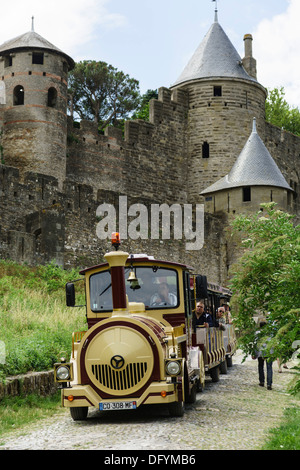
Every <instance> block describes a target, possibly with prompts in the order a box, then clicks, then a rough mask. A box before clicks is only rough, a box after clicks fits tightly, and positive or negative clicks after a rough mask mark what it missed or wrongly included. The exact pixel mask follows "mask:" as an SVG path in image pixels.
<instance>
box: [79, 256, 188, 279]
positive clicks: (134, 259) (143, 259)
mask: <svg viewBox="0 0 300 470" xmlns="http://www.w3.org/2000/svg"><path fill="white" fill-rule="evenodd" d="M126 262H127V263H149V264H151V265H155V264H156V263H159V264H165V265H168V266H173V267H177V268H181V269H185V270H188V271H193V270H194V268H193V267H192V266H188V265H187V264H183V263H176V262H175V261H167V260H160V259H156V258H154V256H148V255H146V254H144V253H141V254H134V255H129V256H128V258H127V261H126ZM105 266H109V264H108V263H101V264H97V265H95V266H90V267H88V268H85V269H82V270H81V271H79V274H85V273H87V272H89V271H91V270H94V269H97V268H103V267H105Z"/></svg>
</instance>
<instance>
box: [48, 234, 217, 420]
mask: <svg viewBox="0 0 300 470" xmlns="http://www.w3.org/2000/svg"><path fill="white" fill-rule="evenodd" d="M119 244H120V242H119V238H118V236H117V237H116V238H115V239H114V241H113V245H114V247H115V250H114V251H111V252H110V253H107V254H106V255H105V256H104V257H105V259H106V262H105V263H103V264H100V265H98V266H94V267H91V268H88V269H85V270H83V271H81V273H80V274H81V275H83V276H84V278H83V280H84V283H85V292H86V316H87V326H88V329H87V331H85V332H75V333H74V334H73V338H72V355H71V359H70V361H69V362H61V363H57V364H55V365H54V374H55V380H56V381H57V382H59V383H60V384H61V387H62V390H61V397H62V406H64V407H68V408H70V412H71V416H72V418H73V419H74V420H81V419H85V418H86V417H87V414H88V409H89V407H97V408H98V409H100V410H125V409H136V408H138V407H140V406H141V405H143V404H150V405H151V404H164V405H166V406H167V407H168V409H169V412H170V414H171V415H172V416H182V414H183V413H184V403H187V402H189V403H191V402H194V401H195V399H196V392H197V389H198V390H201V389H203V388H204V384H205V371H206V369H207V368H208V367H209V368H210V369H211V368H212V367H211V365H212V362H211V361H212V360H213V361H214V367H218V366H219V365H220V363H221V362H220V359H219V358H218V357H217V356H216V357H215V354H218V350H219V343H218V341H219V340H218V338H217V335H215V333H214V331H215V328H211V329H209V330H211V331H210V332H209V337H208V342H209V344H210V345H211V346H209V347H208V346H207V347H206V346H205V345H203V344H202V343H201V342H198V343H197V338H195V337H194V333H193V331H192V314H193V306H194V300H195V299H194V298H193V290H192V289H191V279H194V281H195V282H196V280H197V279H198V277H197V276H194V275H193V271H192V268H191V267H189V266H187V265H184V264H179V263H174V262H169V261H162V260H157V259H154V258H153V257H151V256H147V255H129V254H128V253H125V252H123V251H120V250H119V249H118V248H119ZM74 286H75V284H74V283H68V284H67V286H66V295H67V305H69V306H70V307H74V306H76V304H75V287H74ZM207 344H208V343H207ZM216 351H217V353H216ZM224 352H225V349H224Z"/></svg>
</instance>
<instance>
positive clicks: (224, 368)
mask: <svg viewBox="0 0 300 470" xmlns="http://www.w3.org/2000/svg"><path fill="white" fill-rule="evenodd" d="M220 372H221V374H227V361H226V359H224V361H223V362H221V364H220Z"/></svg>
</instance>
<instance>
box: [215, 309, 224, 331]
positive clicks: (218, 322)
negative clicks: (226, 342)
mask: <svg viewBox="0 0 300 470" xmlns="http://www.w3.org/2000/svg"><path fill="white" fill-rule="evenodd" d="M225 324H226V320H225V309H224V307H219V308H218V310H217V313H216V319H215V326H216V327H217V328H220V330H225V329H226V328H225Z"/></svg>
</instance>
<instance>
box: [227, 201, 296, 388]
mask: <svg viewBox="0 0 300 470" xmlns="http://www.w3.org/2000/svg"><path fill="white" fill-rule="evenodd" d="M262 208H263V210H264V211H263V212H261V211H259V212H258V213H256V214H253V215H250V216H249V215H248V216H243V215H241V216H239V217H237V218H236V219H235V220H234V222H233V223H232V228H233V232H234V233H236V232H238V233H239V234H240V235H241V237H242V243H243V245H244V247H245V251H244V253H243V255H242V256H241V257H240V259H239V260H238V261H237V263H236V264H235V265H234V266H233V267H232V280H231V288H232V289H233V292H234V296H233V298H232V302H233V305H234V307H235V311H236V318H235V322H236V326H237V327H238V328H239V331H240V333H241V338H240V345H241V348H242V349H243V351H244V353H245V354H246V355H247V354H252V353H253V350H254V348H255V343H256V341H257V339H260V340H262V339H266V338H271V340H270V341H269V342H268V346H267V352H266V354H267V356H268V357H270V358H272V359H273V360H275V359H276V358H280V359H281V361H282V362H285V361H287V360H289V359H290V358H291V357H293V355H295V353H296V349H295V348H296V347H299V346H300V344H299V343H300V341H299V340H300V288H299V287H300V226H299V225H298V226H295V225H294V224H293V220H292V219H293V216H291V215H290V214H287V213H285V212H282V211H280V210H277V209H276V204H275V203H268V204H262ZM254 315H261V316H264V317H265V318H266V319H267V326H266V327H265V328H264V329H263V330H262V331H261V337H260V338H259V335H257V326H256V324H255V321H254V319H253V316H254ZM262 335H263V337H262ZM297 341H298V342H297ZM296 354H297V353H296ZM298 385H299V382H298Z"/></svg>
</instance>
